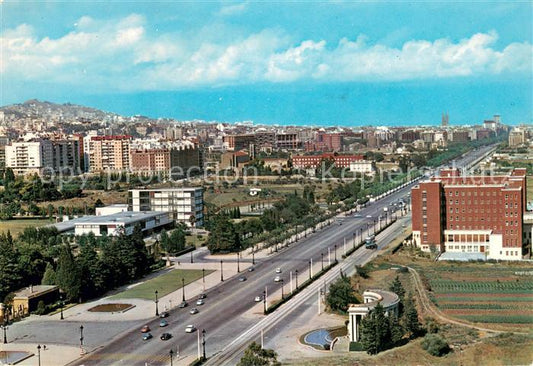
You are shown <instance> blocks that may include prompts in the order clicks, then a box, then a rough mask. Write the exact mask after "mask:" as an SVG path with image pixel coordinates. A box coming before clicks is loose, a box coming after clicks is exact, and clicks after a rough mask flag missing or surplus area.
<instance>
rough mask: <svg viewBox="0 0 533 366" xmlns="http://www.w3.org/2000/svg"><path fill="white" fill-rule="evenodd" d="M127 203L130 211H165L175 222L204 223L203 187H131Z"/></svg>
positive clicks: (200, 224)
mask: <svg viewBox="0 0 533 366" xmlns="http://www.w3.org/2000/svg"><path fill="white" fill-rule="evenodd" d="M128 205H129V209H130V210H132V211H145V210H153V211H166V212H169V213H170V215H171V218H172V219H173V220H175V221H176V222H182V223H184V224H186V225H188V226H196V227H198V226H203V224H204V189H203V188H202V187H190V188H159V189H157V188H154V189H131V190H130V191H129V194H128Z"/></svg>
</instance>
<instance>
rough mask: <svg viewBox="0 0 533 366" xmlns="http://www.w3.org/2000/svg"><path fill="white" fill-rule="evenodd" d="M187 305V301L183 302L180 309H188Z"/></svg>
mask: <svg viewBox="0 0 533 366" xmlns="http://www.w3.org/2000/svg"><path fill="white" fill-rule="evenodd" d="M187 305H188V304H187V301H182V302H181V303H180V305H179V307H180V308H181V309H183V308H185V307H187Z"/></svg>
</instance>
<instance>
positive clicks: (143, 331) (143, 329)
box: [141, 325, 150, 333]
mask: <svg viewBox="0 0 533 366" xmlns="http://www.w3.org/2000/svg"><path fill="white" fill-rule="evenodd" d="M149 331H150V327H149V326H148V325H145V326H144V327H142V328H141V333H148V332H149Z"/></svg>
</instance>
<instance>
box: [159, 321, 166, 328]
mask: <svg viewBox="0 0 533 366" xmlns="http://www.w3.org/2000/svg"><path fill="white" fill-rule="evenodd" d="M167 325H168V322H167V321H166V320H165V319H162V320H161V321H160V322H159V326H160V327H166V326H167Z"/></svg>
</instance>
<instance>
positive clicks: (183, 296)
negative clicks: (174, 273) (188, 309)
mask: <svg viewBox="0 0 533 366" xmlns="http://www.w3.org/2000/svg"><path fill="white" fill-rule="evenodd" d="M181 290H182V292H181V293H182V296H181V299H182V301H183V302H185V278H182V279H181Z"/></svg>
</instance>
